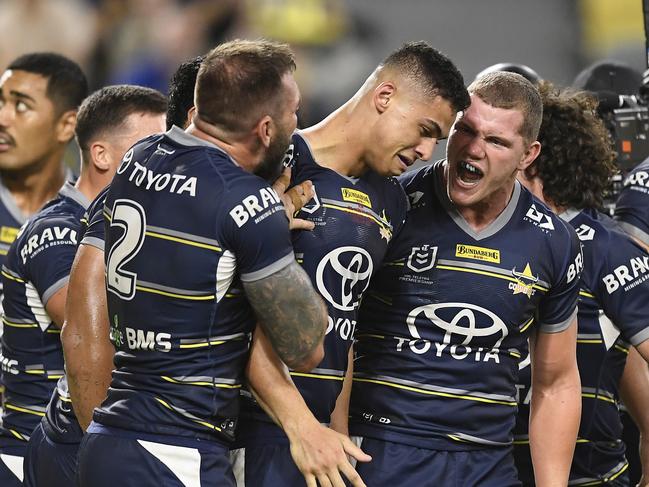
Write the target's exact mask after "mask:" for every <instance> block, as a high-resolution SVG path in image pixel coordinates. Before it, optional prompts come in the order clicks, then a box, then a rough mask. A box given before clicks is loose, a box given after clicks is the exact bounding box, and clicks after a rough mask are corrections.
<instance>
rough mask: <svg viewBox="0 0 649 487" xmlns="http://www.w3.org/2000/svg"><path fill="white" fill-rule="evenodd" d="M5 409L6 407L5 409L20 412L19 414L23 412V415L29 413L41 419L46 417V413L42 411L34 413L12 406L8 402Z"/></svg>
mask: <svg viewBox="0 0 649 487" xmlns="http://www.w3.org/2000/svg"><path fill="white" fill-rule="evenodd" d="M4 407H5V409H13V410H14V411H18V412H21V413H27V414H33V415H34V416H41V417H43V416H45V413H43V412H41V411H34V410H33V409H27V408H24V407H20V406H15V405H13V404H10V403H8V402H5V404H4Z"/></svg>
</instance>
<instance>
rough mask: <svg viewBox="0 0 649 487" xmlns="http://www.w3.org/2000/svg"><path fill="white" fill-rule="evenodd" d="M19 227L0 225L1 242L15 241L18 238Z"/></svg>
mask: <svg viewBox="0 0 649 487" xmlns="http://www.w3.org/2000/svg"><path fill="white" fill-rule="evenodd" d="M19 230H20V229H19V228H14V227H5V226H3V227H0V242H3V243H8V244H10V243H13V241H14V240H16V237H17V236H18V231H19Z"/></svg>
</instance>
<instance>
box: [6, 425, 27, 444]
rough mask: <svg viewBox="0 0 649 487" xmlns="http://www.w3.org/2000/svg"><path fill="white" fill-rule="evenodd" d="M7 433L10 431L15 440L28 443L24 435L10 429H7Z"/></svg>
mask: <svg viewBox="0 0 649 487" xmlns="http://www.w3.org/2000/svg"><path fill="white" fill-rule="evenodd" d="M9 431H11V434H12V435H14V436H15V437H16V438H18V439H19V440H22V441H28V440H27V438H25V436H24V435H21V434H20V433H19V432H18V431H16V430H12V429H11V428H9Z"/></svg>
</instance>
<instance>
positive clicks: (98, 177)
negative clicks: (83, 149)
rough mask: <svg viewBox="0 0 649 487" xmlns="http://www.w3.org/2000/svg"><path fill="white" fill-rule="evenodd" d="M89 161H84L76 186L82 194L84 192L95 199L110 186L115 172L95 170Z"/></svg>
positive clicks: (87, 196) (90, 198)
mask: <svg viewBox="0 0 649 487" xmlns="http://www.w3.org/2000/svg"><path fill="white" fill-rule="evenodd" d="M83 164H88V163H82V166H81V174H79V179H77V182H76V183H75V185H74V187H75V188H77V189H78V190H79V191H80V192H81V194H83V195H84V196H85V197H86V198H88V200H90V201H92V200H94V199H95V198H96V197H97V195H98V194H99V193H100V192H101V190H102V189H104V188H105V187H106V186H108V185H109V184H110V182H111V180H112V179H113V176H114V172H112V171H108V172H104V173H98V172H97V171H93V170H92V169H91V168H90V167H88V166H87V165H83Z"/></svg>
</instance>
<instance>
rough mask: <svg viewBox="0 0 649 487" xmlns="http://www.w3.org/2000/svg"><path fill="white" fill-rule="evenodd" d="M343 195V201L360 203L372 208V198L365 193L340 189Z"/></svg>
mask: <svg viewBox="0 0 649 487" xmlns="http://www.w3.org/2000/svg"><path fill="white" fill-rule="evenodd" d="M340 190H341V191H342V194H343V201H350V202H352V203H358V204H359V205H363V206H367V207H368V208H372V202H371V201H370V197H369V196H368V195H367V194H365V193H363V192H362V191H358V190H356V189H351V188H340Z"/></svg>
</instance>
